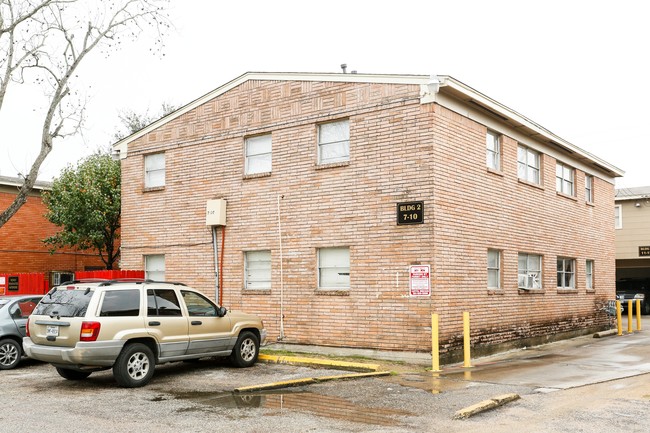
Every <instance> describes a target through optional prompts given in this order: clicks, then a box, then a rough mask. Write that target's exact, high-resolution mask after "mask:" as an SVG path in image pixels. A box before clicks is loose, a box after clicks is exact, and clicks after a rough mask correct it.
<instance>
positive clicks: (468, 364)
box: [463, 311, 472, 368]
mask: <svg viewBox="0 0 650 433" xmlns="http://www.w3.org/2000/svg"><path fill="white" fill-rule="evenodd" d="M463 347H464V353H465V362H464V363H463V367H465V368H469V367H471V366H472V362H471V354H470V338H469V311H465V312H463Z"/></svg>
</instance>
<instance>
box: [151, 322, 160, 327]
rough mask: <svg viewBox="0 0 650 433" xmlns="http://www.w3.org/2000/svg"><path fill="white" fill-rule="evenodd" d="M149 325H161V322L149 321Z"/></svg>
mask: <svg viewBox="0 0 650 433" xmlns="http://www.w3.org/2000/svg"><path fill="white" fill-rule="evenodd" d="M149 326H160V322H154V321H152V322H149Z"/></svg>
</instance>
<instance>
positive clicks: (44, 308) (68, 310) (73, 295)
mask: <svg viewBox="0 0 650 433" xmlns="http://www.w3.org/2000/svg"><path fill="white" fill-rule="evenodd" d="M92 295H93V291H92V290H91V289H90V288H87V289H84V290H53V291H51V292H50V293H48V294H47V295H45V296H43V299H41V302H40V303H39V304H38V306H37V307H36V309H35V310H34V314H40V315H46V316H50V317H55V316H57V317H83V316H85V315H86V310H87V309H88V303H90V298H91V297H92Z"/></svg>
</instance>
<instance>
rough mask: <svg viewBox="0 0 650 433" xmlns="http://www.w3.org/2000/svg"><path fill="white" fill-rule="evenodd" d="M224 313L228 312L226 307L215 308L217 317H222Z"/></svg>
mask: <svg viewBox="0 0 650 433" xmlns="http://www.w3.org/2000/svg"><path fill="white" fill-rule="evenodd" d="M226 313H228V310H227V309H226V307H219V309H218V310H217V316H219V317H224V316H225V315H226Z"/></svg>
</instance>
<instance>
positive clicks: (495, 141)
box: [485, 129, 501, 170]
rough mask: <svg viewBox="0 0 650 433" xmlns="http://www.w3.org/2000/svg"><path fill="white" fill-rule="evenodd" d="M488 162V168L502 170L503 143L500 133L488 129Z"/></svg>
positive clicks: (486, 140)
mask: <svg viewBox="0 0 650 433" xmlns="http://www.w3.org/2000/svg"><path fill="white" fill-rule="evenodd" d="M485 149H486V150H485V151H486V163H487V166H488V168H493V169H494V170H501V143H500V137H499V134H497V133H496V132H494V131H490V130H489V129H488V132H487V135H486V136H485Z"/></svg>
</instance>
